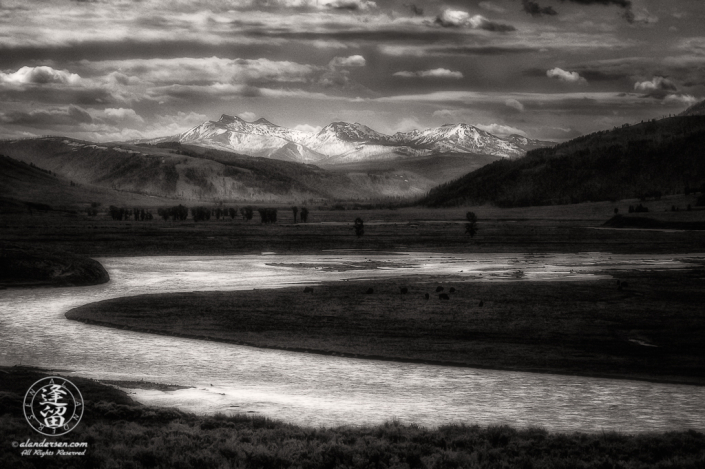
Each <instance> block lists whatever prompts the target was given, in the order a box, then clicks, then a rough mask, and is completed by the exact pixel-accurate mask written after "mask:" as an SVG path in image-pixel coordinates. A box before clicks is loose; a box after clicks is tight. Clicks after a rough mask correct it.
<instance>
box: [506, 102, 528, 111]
mask: <svg viewBox="0 0 705 469" xmlns="http://www.w3.org/2000/svg"><path fill="white" fill-rule="evenodd" d="M504 105H505V106H508V107H510V108H512V109H516V110H517V111H519V112H524V105H523V104H521V103H520V102H519V101H518V100H516V99H508V100H506V101H505V102H504Z"/></svg>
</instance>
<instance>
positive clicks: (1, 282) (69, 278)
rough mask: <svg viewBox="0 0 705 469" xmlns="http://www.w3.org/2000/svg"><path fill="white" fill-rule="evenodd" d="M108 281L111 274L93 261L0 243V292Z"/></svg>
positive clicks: (47, 250) (64, 253) (67, 254)
mask: <svg viewBox="0 0 705 469" xmlns="http://www.w3.org/2000/svg"><path fill="white" fill-rule="evenodd" d="M108 281H110V276H109V275H108V272H106V270H105V269H104V268H103V266H102V265H101V264H100V263H99V262H98V261H95V260H93V259H89V258H87V257H83V256H79V255H75V254H71V253H68V252H64V251H56V250H53V249H42V248H37V247H33V246H26V245H24V246H20V245H16V244H9V243H2V242H0V288H8V287H12V288H20V287H25V288H28V287H30V288H31V287H67V286H85V285H98V284H101V283H106V282H108Z"/></svg>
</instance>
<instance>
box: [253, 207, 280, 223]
mask: <svg viewBox="0 0 705 469" xmlns="http://www.w3.org/2000/svg"><path fill="white" fill-rule="evenodd" d="M257 212H259V216H260V220H261V222H262V223H276V222H277V209H276V208H258V209H257Z"/></svg>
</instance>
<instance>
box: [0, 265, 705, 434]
mask: <svg viewBox="0 0 705 469" xmlns="http://www.w3.org/2000/svg"><path fill="white" fill-rule="evenodd" d="M695 257H697V256H682V255H679V256H677V258H674V256H663V255H657V256H654V255H651V256H640V255H613V254H600V253H583V254H577V255H574V254H556V255H553V254H541V255H507V254H501V255H491V254H481V255H474V254H473V255H471V254H467V255H443V254H419V253H413V254H399V253H397V254H388V255H380V254H375V255H372V254H366V253H358V254H354V253H350V252H345V253H326V254H325V255H321V256H312V255H305V256H281V255H267V256H255V255H249V256H231V257H152V258H147V257H142V258H109V259H100V261H101V262H102V263H103V265H104V266H105V267H106V269H107V270H108V271H109V272H110V276H111V278H112V280H111V282H110V283H108V284H105V285H98V286H94V287H80V288H62V289H34V290H5V291H2V292H0V344H1V345H0V364H5V365H13V364H19V363H21V364H25V365H35V366H41V367H45V368H56V369H71V370H75V373H76V374H78V375H81V376H88V377H94V378H104V379H129V380H140V379H144V380H149V381H157V382H164V383H171V384H183V385H192V386H195V387H194V388H191V389H185V390H180V391H172V392H161V391H137V394H136V395H135V397H136V398H137V399H138V400H140V401H141V402H145V403H150V404H156V405H167V406H178V407H180V408H182V409H185V410H192V411H195V412H257V413H261V414H264V415H267V416H270V417H274V418H278V419H284V420H288V421H292V422H296V423H300V424H309V425H335V424H368V423H379V422H383V421H386V420H389V419H391V418H395V417H396V418H398V419H399V420H401V421H402V422H416V423H419V424H422V425H428V426H434V425H439V424H443V423H449V422H465V423H479V424H491V423H508V424H511V425H515V426H529V425H540V426H544V427H546V428H548V429H551V430H583V431H600V430H603V429H604V430H620V431H628V432H639V431H652V430H664V429H684V428H695V429H699V430H703V429H705V387H697V386H681V385H665V384H653V383H645V382H635V381H625V380H609V379H595V378H582V377H572V376H557V375H547V374H532V373H518V372H505V371H491V370H477V369H469V368H451V367H439V366H429V365H414V364H406V363H387V362H378V361H367V360H358V359H350V358H341V357H327V356H321V355H309V354H301V353H293V352H286V351H276V350H265V349H256V348H251V347H244V346H237V345H229V344H222V343H210V342H204V341H197V340H190V339H182V338H172V337H163V336H156V335H150V334H142V333H137V332H130V331H122V330H117V329H110V328H104V327H99V326H90V325H86V324H82V323H78V322H74V321H68V320H66V319H65V318H64V313H65V312H66V311H67V310H69V309H71V308H74V307H76V306H79V305H83V304H86V303H90V302H94V301H100V300H104V299H108V298H115V297H121V296H131V295H138V294H145V293H160V292H177V291H197V290H201V291H202V290H238V289H251V288H276V287H282V286H287V285H291V284H296V283H316V282H321V281H332V280H343V279H356V278H370V277H389V276H399V275H419V274H423V275H426V274H434V275H448V276H451V275H452V276H454V277H456V276H457V277H459V278H465V279H467V280H468V281H504V280H503V279H516V278H520V280H517V281H536V280H564V281H570V280H575V279H586V278H598V277H597V276H596V275H595V273H596V272H598V271H599V272H604V271H610V270H615V269H678V268H685V267H687V260H688V259H689V258H695ZM700 258H701V259H702V256H700ZM269 264H280V265H269ZM281 264H286V266H283V265H281ZM346 264H354V265H356V266H360V265H363V266H365V265H369V266H371V267H374V268H371V269H370V270H364V269H357V270H349V271H346V270H345V268H344V267H345V265H346ZM321 266H329V267H331V266H333V267H335V266H339V267H340V268H339V269H337V268H321ZM518 271H520V272H521V273H522V275H521V276H520V277H518V276H517V275H516V273H517V272H518ZM603 275H604V274H603Z"/></svg>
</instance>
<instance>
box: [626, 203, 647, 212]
mask: <svg viewBox="0 0 705 469" xmlns="http://www.w3.org/2000/svg"><path fill="white" fill-rule="evenodd" d="M648 211H649V207H645V206H643V205H642V204H639V205H636V206H634V205H630V206H629V213H644V212H648Z"/></svg>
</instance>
